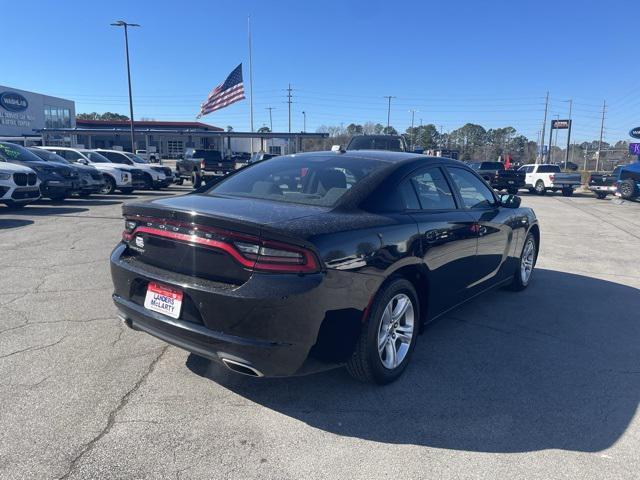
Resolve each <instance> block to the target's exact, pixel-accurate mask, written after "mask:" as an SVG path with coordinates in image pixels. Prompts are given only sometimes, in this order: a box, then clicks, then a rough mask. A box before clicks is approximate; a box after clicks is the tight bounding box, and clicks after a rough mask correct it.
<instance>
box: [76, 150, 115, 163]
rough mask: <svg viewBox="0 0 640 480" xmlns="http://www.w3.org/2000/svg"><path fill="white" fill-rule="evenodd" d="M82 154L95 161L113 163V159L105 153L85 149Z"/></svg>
mask: <svg viewBox="0 0 640 480" xmlns="http://www.w3.org/2000/svg"><path fill="white" fill-rule="evenodd" d="M82 154H83V155H84V156H86V157H87V158H88V159H89V160H91V161H92V162H93V163H111V160H109V159H108V158H107V157H105V156H104V155H101V154H99V153H98V152H91V151H89V150H83V151H82Z"/></svg>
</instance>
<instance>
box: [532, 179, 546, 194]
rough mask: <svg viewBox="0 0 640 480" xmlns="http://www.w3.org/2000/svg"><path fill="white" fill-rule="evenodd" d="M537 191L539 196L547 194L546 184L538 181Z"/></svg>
mask: <svg viewBox="0 0 640 480" xmlns="http://www.w3.org/2000/svg"><path fill="white" fill-rule="evenodd" d="M535 191H536V193H537V194H538V195H544V194H545V193H547V189H546V188H545V187H544V182H543V181H542V180H538V181H537V182H536V187H535Z"/></svg>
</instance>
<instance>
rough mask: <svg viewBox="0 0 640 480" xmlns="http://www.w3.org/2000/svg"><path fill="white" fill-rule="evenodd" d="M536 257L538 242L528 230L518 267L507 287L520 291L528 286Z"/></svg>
mask: <svg viewBox="0 0 640 480" xmlns="http://www.w3.org/2000/svg"><path fill="white" fill-rule="evenodd" d="M537 257H538V244H537V242H536V237H535V236H534V235H533V233H531V232H529V234H528V235H527V238H526V239H525V241H524V246H523V247H522V253H521V254H520V261H519V262H518V268H517V270H516V271H515V273H514V274H513V280H512V282H511V283H510V284H509V286H508V287H507V288H508V289H509V290H512V291H514V292H520V291H522V290H524V289H525V288H527V287H528V286H529V283H530V282H531V275H533V269H534V267H535V265H536V259H537Z"/></svg>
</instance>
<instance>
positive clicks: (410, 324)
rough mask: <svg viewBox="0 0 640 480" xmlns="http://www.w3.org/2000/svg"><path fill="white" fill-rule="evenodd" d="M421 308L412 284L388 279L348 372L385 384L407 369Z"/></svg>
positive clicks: (363, 332) (369, 318)
mask: <svg viewBox="0 0 640 480" xmlns="http://www.w3.org/2000/svg"><path fill="white" fill-rule="evenodd" d="M420 321H421V320H420V305H419V303H418V296H417V294H416V291H415V289H414V288H413V285H412V284H411V282H409V281H408V280H407V279H405V278H400V277H398V278H395V279H392V280H390V281H389V282H388V283H387V284H386V285H385V286H384V287H383V288H382V289H381V290H380V291H379V292H378V294H377V295H376V297H375V299H374V301H373V303H372V304H371V307H370V309H369V316H368V319H367V323H366V325H364V326H363V327H362V332H361V334H360V338H359V339H358V341H357V343H356V347H355V351H354V352H353V355H352V356H351V358H350V359H349V361H348V363H347V371H348V372H349V373H350V374H351V376H352V377H354V378H355V379H357V380H360V381H362V382H368V383H377V384H380V385H384V384H386V383H390V382H393V381H394V380H396V379H398V377H400V375H402V373H403V372H404V370H405V368H406V367H407V365H408V363H409V361H410V359H411V354H412V353H413V349H414V348H415V345H416V339H417V336H418V332H419V329H420Z"/></svg>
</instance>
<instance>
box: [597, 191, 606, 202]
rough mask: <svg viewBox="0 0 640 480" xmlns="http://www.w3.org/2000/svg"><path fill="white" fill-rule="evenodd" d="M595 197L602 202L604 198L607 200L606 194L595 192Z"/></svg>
mask: <svg viewBox="0 0 640 480" xmlns="http://www.w3.org/2000/svg"><path fill="white" fill-rule="evenodd" d="M596 197H598V199H600V200H604V199H605V198H607V192H596Z"/></svg>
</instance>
